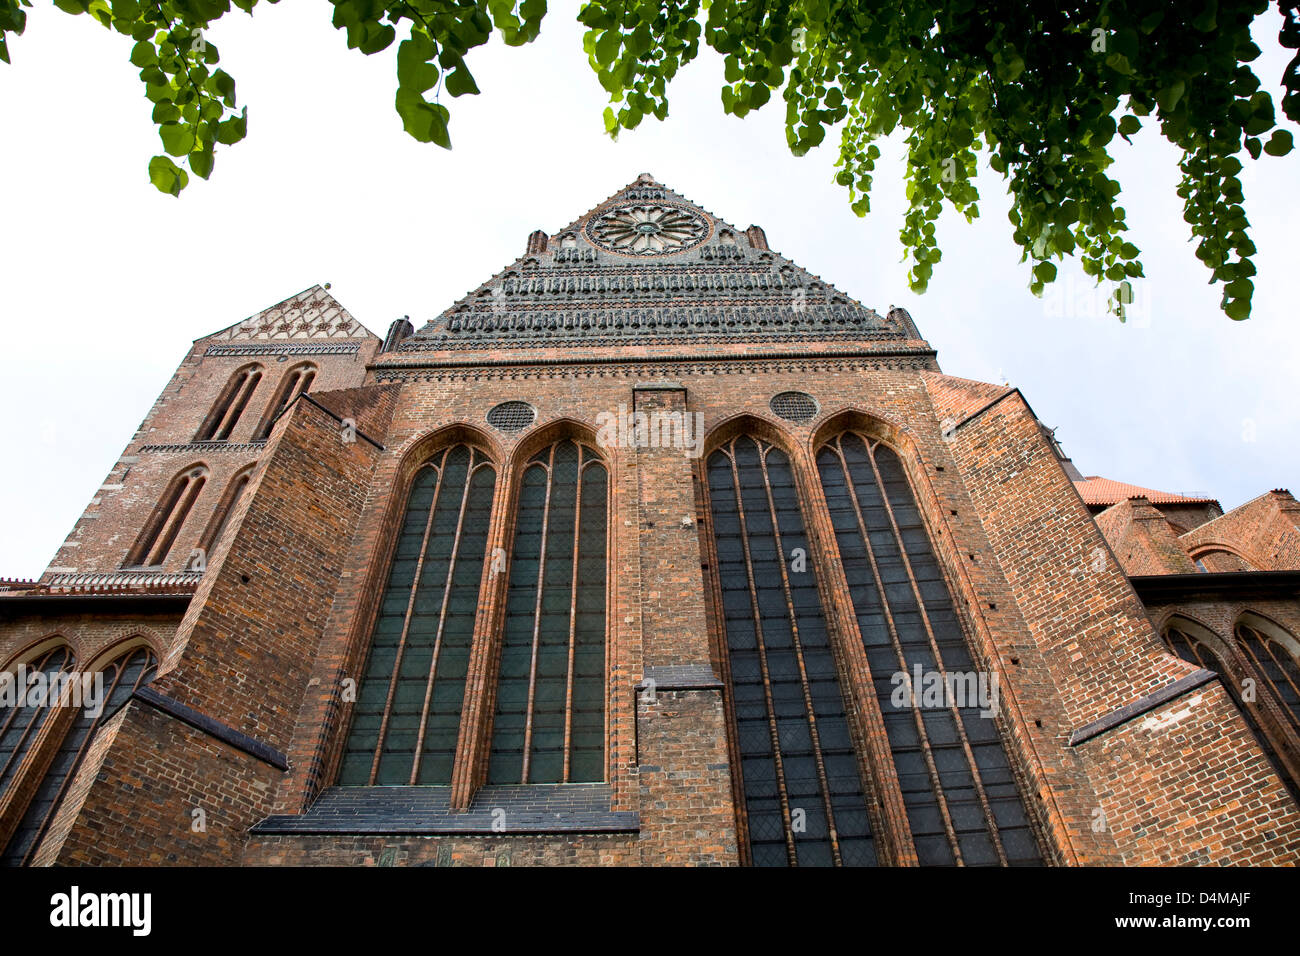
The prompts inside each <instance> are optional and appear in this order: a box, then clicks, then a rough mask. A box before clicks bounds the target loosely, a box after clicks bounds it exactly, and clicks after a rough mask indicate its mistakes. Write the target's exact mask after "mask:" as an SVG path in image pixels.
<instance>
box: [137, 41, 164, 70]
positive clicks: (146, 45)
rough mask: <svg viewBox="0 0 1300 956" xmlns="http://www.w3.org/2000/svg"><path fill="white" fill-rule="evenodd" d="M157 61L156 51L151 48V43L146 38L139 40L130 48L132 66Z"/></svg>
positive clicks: (143, 65) (140, 65)
mask: <svg viewBox="0 0 1300 956" xmlns="http://www.w3.org/2000/svg"><path fill="white" fill-rule="evenodd" d="M157 62H158V51H157V50H155V49H154V48H153V44H152V43H150V42H149V41H148V40H141V41H140V42H139V43H137V44H136V45H135V46H133V47H132V48H131V63H132V64H133V65H134V66H139V67H145V66H148V65H149V64H151V63H157Z"/></svg>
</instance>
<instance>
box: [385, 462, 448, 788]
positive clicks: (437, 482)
mask: <svg viewBox="0 0 1300 956" xmlns="http://www.w3.org/2000/svg"><path fill="white" fill-rule="evenodd" d="M446 459H447V453H446V452H445V451H444V452H443V454H442V457H441V458H440V459H439V461H438V464H437V465H436V466H433V469H432V470H433V473H434V476H435V477H434V484H433V494H432V496H431V497H430V499H429V517H427V518H426V519H425V520H424V534H423V536H421V538H420V556H419V557H418V558H416V560H415V576H414V577H413V578H412V579H411V594H410V596H409V597H408V598H407V599H406V614H405V616H404V617H403V618H402V633H401V636H400V637H398V639H397V651H396V653H395V655H394V658H393V675H392V676H391V677H390V678H389V679H388V694H387V696H386V697H385V698H384V715H383V717H382V718H381V719H380V721H379V735H378V737H376V739H375V756H374V759H373V760H372V761H371V762H370V779H369V780H368V781H367V784H368V785H369V786H372V787H373V786H374V785H375V779H376V778H377V777H378V776H379V762H380V759H381V758H382V757H383V755H384V738H385V736H387V734H388V721H389V718H391V717H392V716H393V696H394V695H395V694H396V693H397V678H398V676H399V675H400V674H401V672H402V657H403V656H404V655H405V653H406V638H407V634H408V633H409V632H410V629H411V612H412V611H413V610H414V609H415V598H416V596H417V594H418V593H419V590H420V575H421V574H422V573H423V572H424V555H425V551H426V550H427V549H428V547H429V534H430V532H431V531H432V530H433V516H434V514H435V513H437V510H438V492H439V491H440V490H441V485H442V478H443V471H444V466H445V464H446ZM412 486H414V482H412ZM407 507H408V508H409V507H410V504H409V501H408V504H407Z"/></svg>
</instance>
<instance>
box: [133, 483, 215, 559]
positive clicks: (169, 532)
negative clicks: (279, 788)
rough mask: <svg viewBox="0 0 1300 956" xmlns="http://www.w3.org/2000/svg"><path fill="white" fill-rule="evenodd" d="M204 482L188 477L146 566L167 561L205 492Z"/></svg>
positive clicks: (151, 550)
mask: <svg viewBox="0 0 1300 956" xmlns="http://www.w3.org/2000/svg"><path fill="white" fill-rule="evenodd" d="M203 481H204V479H203V478H202V477H199V478H192V477H188V476H187V477H186V478H185V482H186V484H185V485H183V486H182V488H181V494H180V495H179V496H178V497H177V501H176V506H175V507H174V508H173V509H172V512H171V514H170V515H168V516H167V520H166V522H165V523H164V524H163V527H162V528H161V529H160V531H161V533H160V534H159V536H158V539H157V540H156V541H155V542H154V546H153V547H152V548H151V549H150V553H149V558H148V560H147V561H146V562H145V563H146V564H148V565H150V566H153V565H158V564H162V563H163V562H164V561H165V560H166V559H167V552H169V551H170V550H171V548H172V545H173V544H174V543H175V542H176V537H177V536H178V535H179V534H180V533H181V525H183V524H184V523H185V519H186V518H187V517H189V513H190V509H191V508H193V507H194V501H195V499H196V498H198V496H199V492H200V491H202V490H203Z"/></svg>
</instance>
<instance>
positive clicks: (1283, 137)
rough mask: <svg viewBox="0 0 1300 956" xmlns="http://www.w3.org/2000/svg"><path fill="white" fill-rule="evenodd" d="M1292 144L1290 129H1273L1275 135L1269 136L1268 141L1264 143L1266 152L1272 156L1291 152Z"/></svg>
mask: <svg viewBox="0 0 1300 956" xmlns="http://www.w3.org/2000/svg"><path fill="white" fill-rule="evenodd" d="M1291 146H1292V142H1291V133H1290V131H1289V130H1285V129H1275V130H1273V135H1272V136H1270V137H1269V140H1268V142H1267V143H1265V144H1264V152H1266V153H1268V154H1269V155H1270V156H1285V155H1286V154H1287V153H1289V152H1291Z"/></svg>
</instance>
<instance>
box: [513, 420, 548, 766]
mask: <svg viewBox="0 0 1300 956" xmlns="http://www.w3.org/2000/svg"><path fill="white" fill-rule="evenodd" d="M556 447H557V446H556V445H552V446H551V450H550V454H549V455H548V456H547V458H546V465H545V468H546V500H545V502H544V503H543V504H542V540H541V547H540V548H539V550H538V560H537V599H536V601H535V602H534V604H533V646H532V656H531V657H530V658H529V661H528V704H527V706H526V709H525V711H524V761H523V771H522V773H521V779H520V781H519V782H520V783H527V782H528V770H529V764H530V763H531V762H532V756H533V704H534V698H535V696H536V694H537V652H538V648H539V646H540V644H541V639H542V594H543V591H544V590H545V587H546V546H547V544H548V543H549V542H548V538H547V532H548V529H549V525H550V520H551V493H552V491H554V489H555V449H556Z"/></svg>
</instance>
